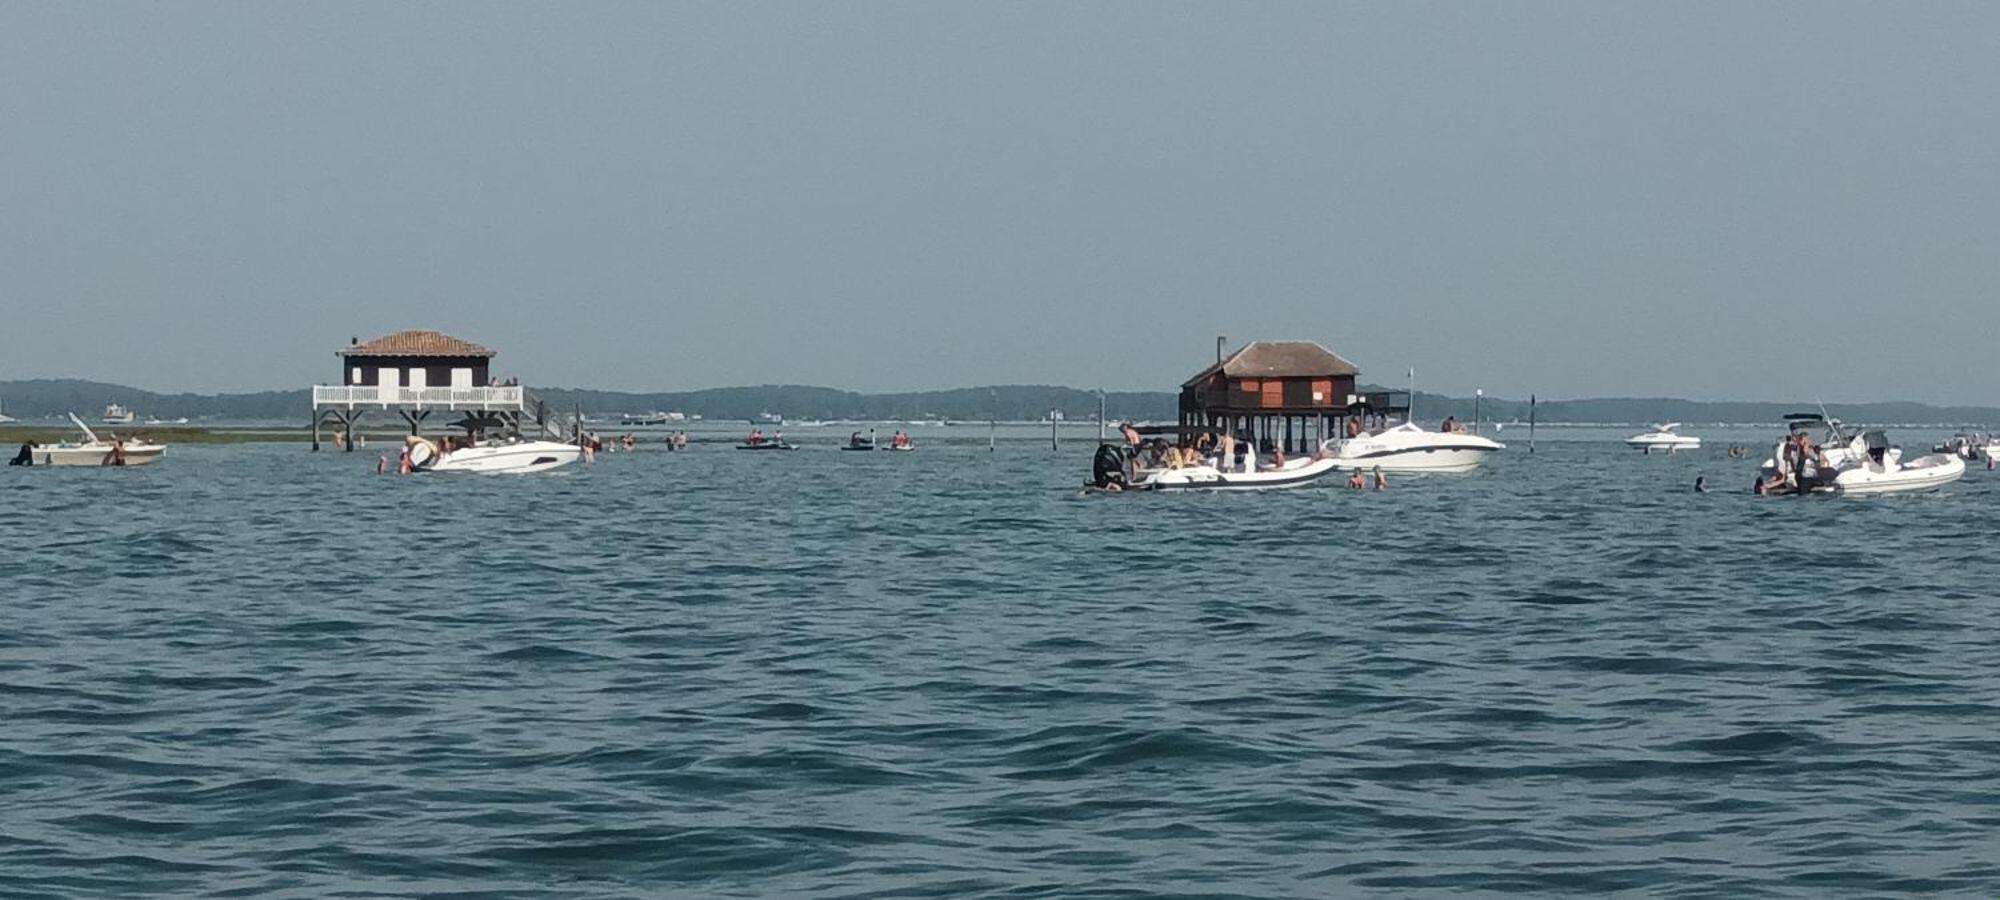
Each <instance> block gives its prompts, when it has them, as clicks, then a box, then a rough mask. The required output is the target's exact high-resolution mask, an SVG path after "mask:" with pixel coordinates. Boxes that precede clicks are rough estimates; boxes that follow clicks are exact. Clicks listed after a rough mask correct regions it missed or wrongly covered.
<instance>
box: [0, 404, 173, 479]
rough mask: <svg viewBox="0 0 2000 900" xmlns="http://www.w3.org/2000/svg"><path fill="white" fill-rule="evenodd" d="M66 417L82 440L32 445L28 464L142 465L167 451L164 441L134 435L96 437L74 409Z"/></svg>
mask: <svg viewBox="0 0 2000 900" xmlns="http://www.w3.org/2000/svg"><path fill="white" fill-rule="evenodd" d="M69 420H70V422H72V423H74V424H75V425H76V427H77V428H78V429H79V430H81V431H82V432H83V440H82V441H80V442H79V441H64V442H62V443H59V444H42V445H40V446H37V447H32V448H30V449H29V451H28V459H29V461H30V462H29V464H30V465H37V466H144V465H151V464H152V463H155V462H158V461H159V459H160V456H161V455H162V454H164V453H166V452H167V448H166V446H165V445H164V444H155V443H151V442H148V441H145V440H140V439H137V438H134V439H131V440H126V439H122V438H120V437H118V436H117V435H115V434H114V435H112V436H111V439H110V440H105V439H103V438H100V437H98V436H97V433H96V432H94V431H91V430H90V426H88V425H85V424H83V420H82V419H79V418H77V417H76V414H75V413H70V415H69Z"/></svg>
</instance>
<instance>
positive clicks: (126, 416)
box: [99, 403, 137, 425]
mask: <svg viewBox="0 0 2000 900" xmlns="http://www.w3.org/2000/svg"><path fill="white" fill-rule="evenodd" d="M136 418H137V416H134V415H133V414H132V411H131V410H129V409H126V408H125V407H122V406H119V405H118V404H116V403H113V404H111V405H110V406H107V407H105V408H104V418H103V419H101V420H99V421H102V422H103V423H104V424H106V425H130V424H132V421H133V420H134V419H136Z"/></svg>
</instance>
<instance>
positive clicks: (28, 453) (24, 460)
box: [7, 441, 35, 466]
mask: <svg viewBox="0 0 2000 900" xmlns="http://www.w3.org/2000/svg"><path fill="white" fill-rule="evenodd" d="M7 464H8V465H10V466H32V465H34V464H35V442H34V441H22V442H21V452H19V453H16V454H14V458H13V459H10V460H8V461H7Z"/></svg>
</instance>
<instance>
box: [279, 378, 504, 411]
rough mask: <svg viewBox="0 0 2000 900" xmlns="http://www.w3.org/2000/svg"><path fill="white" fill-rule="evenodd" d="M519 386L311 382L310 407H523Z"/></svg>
mask: <svg viewBox="0 0 2000 900" xmlns="http://www.w3.org/2000/svg"><path fill="white" fill-rule="evenodd" d="M525 396H526V394H525V393H524V392H523V390H522V388H521V387H520V386H519V385H512V386H506V387H471V388H455V387H424V388H412V387H382V386H380V385H373V384H316V385H313V406H314V407H315V408H318V407H322V406H383V407H388V406H415V407H426V406H435V407H445V408H450V409H525V408H526V407H525V406H524V404H523V402H522V401H523V398H524V397H525Z"/></svg>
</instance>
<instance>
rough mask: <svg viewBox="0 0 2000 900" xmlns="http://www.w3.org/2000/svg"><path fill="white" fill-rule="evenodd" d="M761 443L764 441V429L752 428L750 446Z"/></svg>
mask: <svg viewBox="0 0 2000 900" xmlns="http://www.w3.org/2000/svg"><path fill="white" fill-rule="evenodd" d="M762 443H764V429H762V428H756V429H752V430H751V432H750V446H752V447H755V446H757V445H758V444H762Z"/></svg>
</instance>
